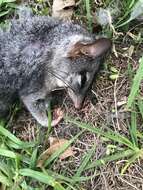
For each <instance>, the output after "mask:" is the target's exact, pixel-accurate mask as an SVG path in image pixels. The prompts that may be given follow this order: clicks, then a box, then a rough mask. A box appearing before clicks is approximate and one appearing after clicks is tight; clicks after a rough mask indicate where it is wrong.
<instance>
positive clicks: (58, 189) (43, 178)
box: [19, 168, 64, 190]
mask: <svg viewBox="0 0 143 190" xmlns="http://www.w3.org/2000/svg"><path fill="white" fill-rule="evenodd" d="M19 173H20V174H21V175H22V176H26V177H32V178H34V179H36V180H37V181H39V182H42V183H45V184H47V185H49V186H52V187H54V189H55V190H64V188H63V187H62V186H61V185H60V184H59V183H58V182H57V181H55V179H54V178H53V177H51V176H49V175H47V174H44V173H43V172H38V171H34V170H31V169H27V168H24V169H20V170H19Z"/></svg>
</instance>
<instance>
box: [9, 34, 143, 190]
mask: <svg viewBox="0 0 143 190" xmlns="http://www.w3.org/2000/svg"><path fill="white" fill-rule="evenodd" d="M126 39H127V41H124V42H122V43H121V42H120V41H119V42H118V43H116V44H115V48H116V51H117V54H118V57H116V56H115V54H114V53H112V54H111V55H110V57H109V58H108V59H107V61H106V64H105V66H104V69H102V70H101V71H100V72H99V73H98V75H97V77H96V81H94V82H93V86H92V89H91V90H90V92H89V94H88V96H87V98H86V99H85V102H84V105H83V107H82V109H81V110H76V109H75V108H74V106H73V104H72V102H71V100H70V99H69V97H68V95H67V94H66V93H65V92H57V94H56V97H57V99H58V100H60V101H58V102H56V106H57V107H60V108H61V109H62V110H63V111H64V115H65V116H70V117H71V118H77V119H78V120H80V121H82V122H89V123H91V124H92V125H93V126H94V127H98V128H104V127H106V128H107V130H108V128H109V129H113V130H114V131H116V132H119V133H120V134H124V135H125V136H129V133H128V126H127V121H129V119H130V112H129V111H127V110H126V108H125V103H126V101H127V97H128V95H129V92H130V86H131V80H129V75H128V69H127V67H128V63H130V64H131V67H132V68H133V71H135V70H136V69H137V68H138V60H139V58H140V57H141V55H142V48H143V44H140V45H138V46H136V45H135V50H134V52H135V54H133V55H132V57H131V58H130V59H129V56H128V52H129V48H130V47H131V45H133V43H132V40H131V39H129V38H128V37H126ZM111 66H112V67H115V68H116V69H117V71H118V73H119V77H118V78H117V79H116V80H112V79H110V76H111V75H112V74H114V73H113V72H112V71H111V70H110V68H111ZM141 89H143V84H141ZM141 93H143V92H142V91H141ZM57 103H58V104H57ZM139 122H140V120H139ZM140 126H141V127H140V130H141V131H142V130H143V126H142V125H140ZM11 129H12V130H13V133H15V134H16V135H17V136H18V137H20V138H21V139H23V140H25V141H26V140H27V141H32V140H34V139H35V138H36V135H37V133H38V132H39V130H40V133H41V135H42V137H43V133H44V134H46V129H45V128H38V127H37V123H36V121H35V120H34V119H33V118H32V117H31V115H30V114H29V113H28V112H27V111H26V110H25V109H24V108H22V109H21V110H20V111H19V112H18V113H17V114H16V116H15V117H14V119H13V121H12V123H11ZM79 131H81V129H79V128H77V127H76V126H74V125H72V124H69V123H67V122H66V121H65V120H64V119H63V120H62V121H61V122H60V123H59V124H58V125H57V126H56V127H54V128H52V134H51V136H54V137H58V138H65V139H71V138H72V137H74V136H75V135H76V134H77V133H78V132H79ZM41 139H42V138H41ZM47 140H48V139H47ZM44 141H45V140H44ZM107 143H109V144H110V143H111V142H105V141H104V140H103V139H102V138H100V137H99V136H98V135H94V134H92V133H90V132H87V131H86V132H84V133H83V134H82V135H81V136H80V137H79V138H78V139H77V140H76V142H75V143H74V144H73V145H74V147H75V150H76V154H75V156H74V157H71V158H68V159H66V160H64V161H59V160H58V161H56V162H54V164H53V165H52V166H51V169H52V170H53V171H56V172H58V173H62V171H63V170H64V171H66V175H67V176H72V175H74V172H75V171H76V169H77V168H78V167H79V166H80V163H81V160H82V158H83V155H84V153H85V152H87V151H88V150H89V149H90V148H91V147H92V145H93V144H95V145H96V150H95V153H94V156H93V157H92V160H96V159H99V158H102V157H103V156H105V155H106V150H107ZM41 145H42V141H41ZM42 151H43V150H42V148H41V152H42ZM124 163H125V160H120V161H118V162H110V163H108V164H106V165H103V166H102V167H100V168H97V169H96V170H95V171H94V170H91V171H90V170H88V171H85V172H84V173H83V175H84V176H89V175H90V176H91V175H94V174H95V173H96V174H97V175H96V177H94V178H92V179H91V180H89V181H86V182H82V184H81V186H82V188H84V189H87V190H89V189H92V190H105V189H107V190H141V189H143V163H142V161H137V162H136V163H134V164H133V165H131V166H130V167H129V168H128V169H127V171H126V173H125V174H124V175H120V172H121V169H122V167H123V164H124Z"/></svg>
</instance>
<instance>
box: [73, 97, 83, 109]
mask: <svg viewBox="0 0 143 190" xmlns="http://www.w3.org/2000/svg"><path fill="white" fill-rule="evenodd" d="M82 103H83V99H82V98H81V97H76V100H75V101H74V107H75V108H76V109H81V107H82Z"/></svg>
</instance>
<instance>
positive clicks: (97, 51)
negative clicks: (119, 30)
mask: <svg viewBox="0 0 143 190" xmlns="http://www.w3.org/2000/svg"><path fill="white" fill-rule="evenodd" d="M111 46H112V43H111V41H110V40H109V39H107V38H101V39H98V40H96V41H95V42H94V43H92V44H87V45H84V46H83V47H81V52H82V53H83V54H85V55H88V56H89V57H98V56H101V55H103V54H106V52H107V51H108V50H110V49H111Z"/></svg>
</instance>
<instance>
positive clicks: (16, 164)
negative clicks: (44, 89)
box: [0, 0, 143, 190]
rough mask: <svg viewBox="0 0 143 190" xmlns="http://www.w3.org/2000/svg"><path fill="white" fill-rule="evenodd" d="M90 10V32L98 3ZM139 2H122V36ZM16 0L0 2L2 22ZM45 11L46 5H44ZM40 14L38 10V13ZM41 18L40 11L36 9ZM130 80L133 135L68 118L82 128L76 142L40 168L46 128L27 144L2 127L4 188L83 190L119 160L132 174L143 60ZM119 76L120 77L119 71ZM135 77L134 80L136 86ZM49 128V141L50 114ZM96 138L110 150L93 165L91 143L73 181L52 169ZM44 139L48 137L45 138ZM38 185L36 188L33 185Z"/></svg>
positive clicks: (139, 151) (142, 114)
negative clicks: (88, 137) (84, 139)
mask: <svg viewBox="0 0 143 190" xmlns="http://www.w3.org/2000/svg"><path fill="white" fill-rule="evenodd" d="M82 2H83V3H84V8H85V9H84V10H85V15H86V20H87V23H88V28H89V30H90V31H92V28H93V17H92V8H93V7H92V4H93V1H89V0H84V1H82ZM140 2H142V1H141V0H140V1H137V0H131V1H129V0H125V1H122V2H121V5H122V6H121V10H122V11H121V15H120V17H119V18H118V19H117V20H115V21H114V23H113V26H114V27H115V28H117V29H118V28H119V29H120V30H121V31H122V29H124V27H125V25H126V26H127V27H129V24H130V23H131V21H132V20H133V19H134V18H136V16H137V14H135V11H136V10H139V11H140V9H139V8H138V7H139V5H140V4H139V3H140ZM15 3H16V0H5V1H4V0H3V1H2V0H1V1H0V17H1V18H4V16H7V15H9V14H10V13H11V11H13V10H14V9H15V7H16V4H15ZM110 3H111V1H109V0H106V1H104V8H106V6H107V5H108V6H109V5H110ZM44 7H45V5H44ZM33 9H34V8H33ZM34 11H35V12H36V13H37V14H38V13H39V12H38V9H34ZM48 11H49V9H48V8H45V9H43V12H44V13H43V12H42V11H41V12H40V13H39V14H47V12H48ZM128 71H129V73H128V74H129V76H128V78H129V80H130V81H131V89H130V94H129V97H128V101H127V108H128V110H129V111H130V119H129V120H128V122H127V121H126V125H127V126H128V131H127V134H128V135H124V134H122V133H121V134H120V133H119V132H115V131H114V130H111V129H110V128H108V127H107V126H104V129H103V128H102V129H101V128H100V127H99V128H98V127H96V128H95V126H93V125H92V124H91V123H88V124H87V123H84V122H79V121H77V120H76V119H71V118H66V119H65V120H67V122H68V123H72V124H73V125H75V127H78V128H80V129H81V132H79V133H78V134H77V135H76V136H75V137H73V138H71V139H70V140H69V141H68V143H66V144H65V145H64V146H63V147H62V148H61V149H59V150H58V151H56V152H55V153H54V154H53V155H51V156H50V157H49V158H48V159H47V160H46V161H45V163H44V165H43V167H41V168H39V167H37V161H38V160H39V158H40V155H41V152H40V146H39V145H40V143H41V140H40V129H39V132H38V133H37V136H36V137H35V139H36V141H33V142H24V141H22V140H20V139H19V138H17V137H16V136H15V135H13V134H12V133H11V132H10V131H9V130H8V127H9V126H8V124H7V125H5V124H4V123H2V122H1V124H0V183H1V184H2V185H1V188H2V189H5V190H15V189H16V190H44V189H46V188H48V187H52V188H53V189H54V190H64V189H67V190H70V189H73V190H81V183H82V182H84V181H88V180H90V179H93V178H94V177H96V176H98V175H99V173H98V168H100V167H101V166H104V165H107V164H108V163H109V162H112V163H113V164H116V162H117V161H124V164H122V165H121V170H120V174H124V173H126V171H127V169H128V168H129V167H130V166H131V165H132V164H134V163H135V162H136V161H137V160H140V159H141V158H142V157H143V147H142V143H141V142H142V141H143V133H142V131H140V124H139V122H138V120H139V118H141V119H142V121H143V98H142V97H141V96H140V83H141V81H142V79H143V57H141V58H140V60H139V67H138V70H137V71H136V74H135V75H133V73H134V72H133V71H132V69H131V68H130V66H129V68H128ZM115 73H116V72H115ZM132 78H134V79H133V81H132ZM48 116H49V121H48V124H49V127H48V128H47V133H46V135H45V141H44V143H43V144H46V141H47V139H48V138H49V136H50V134H51V130H52V128H51V125H50V123H51V112H50V110H48ZM86 131H87V132H88V133H91V134H94V135H95V136H98V137H99V138H101V139H102V140H103V142H104V144H105V146H106V150H107V151H106V153H105V154H104V155H103V156H102V157H100V158H99V159H98V160H93V156H94V154H95V152H96V144H91V148H90V149H89V150H87V151H86V152H85V153H84V154H83V157H82V160H81V163H80V166H79V167H78V168H77V170H76V171H74V173H73V175H72V176H68V175H67V174H66V171H65V170H63V171H62V172H61V173H58V172H56V171H53V170H52V169H51V168H52V166H54V163H55V162H56V161H57V160H58V159H59V156H60V155H61V154H62V153H63V152H64V151H65V150H66V149H67V148H68V147H69V146H71V144H74V143H75V142H76V140H77V139H78V138H79V137H80V136H81V135H82V134H83V132H86ZM42 135H43V134H42ZM91 170H92V171H95V174H94V175H91V176H84V173H85V172H88V171H91ZM34 183H35V184H36V185H35V187H33V184H34Z"/></svg>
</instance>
